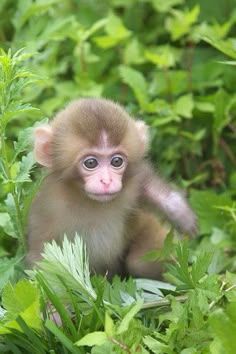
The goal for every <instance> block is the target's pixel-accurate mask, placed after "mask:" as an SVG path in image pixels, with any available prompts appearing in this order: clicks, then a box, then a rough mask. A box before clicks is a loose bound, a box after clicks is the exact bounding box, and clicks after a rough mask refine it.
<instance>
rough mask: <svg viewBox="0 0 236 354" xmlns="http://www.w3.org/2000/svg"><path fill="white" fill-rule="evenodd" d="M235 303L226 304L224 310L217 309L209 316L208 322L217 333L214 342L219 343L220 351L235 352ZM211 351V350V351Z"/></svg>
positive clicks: (228, 353)
mask: <svg viewBox="0 0 236 354" xmlns="http://www.w3.org/2000/svg"><path fill="white" fill-rule="evenodd" d="M235 313H236V304H235V303H232V304H230V305H228V307H227V309H226V311H224V310H223V309H218V310H217V311H215V312H214V313H213V314H212V315H211V316H210V319H209V321H210V324H211V327H212V329H213V331H214V332H215V334H216V335H217V337H216V338H215V340H214V342H218V343H219V344H220V348H221V350H222V353H227V354H235V353H236V341H235V333H236V318H235ZM212 353H213V352H212Z"/></svg>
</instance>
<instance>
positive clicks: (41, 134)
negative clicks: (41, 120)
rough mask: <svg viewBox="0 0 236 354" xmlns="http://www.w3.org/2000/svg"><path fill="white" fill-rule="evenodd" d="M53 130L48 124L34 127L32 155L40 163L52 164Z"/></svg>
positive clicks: (48, 165) (49, 165) (46, 165)
mask: <svg viewBox="0 0 236 354" xmlns="http://www.w3.org/2000/svg"><path fill="white" fill-rule="evenodd" d="M52 136H53V131H52V127H51V126H50V125H44V126H41V127H38V128H36V129H35V133H34V156H35V159H36V161H37V162H38V163H40V165H43V166H45V167H51V166H52V157H51V142H52Z"/></svg>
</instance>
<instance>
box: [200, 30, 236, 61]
mask: <svg viewBox="0 0 236 354" xmlns="http://www.w3.org/2000/svg"><path fill="white" fill-rule="evenodd" d="M201 39H202V40H203V41H205V42H207V43H209V44H210V45H212V46H213V47H215V48H216V49H218V50H219V51H220V52H222V53H224V54H226V55H228V56H229V57H231V58H233V59H236V50H235V40H234V39H231V38H230V39H228V40H225V39H219V38H217V37H216V36H209V35H208V36H206V35H203V36H202V37H201Z"/></svg>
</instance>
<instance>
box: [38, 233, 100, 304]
mask: <svg viewBox="0 0 236 354" xmlns="http://www.w3.org/2000/svg"><path fill="white" fill-rule="evenodd" d="M42 256H43V260H42V261H41V262H39V263H38V264H37V265H38V268H39V269H40V270H39V269H38V268H37V269H36V274H37V272H39V275H41V274H42V275H43V277H44V278H45V280H46V281H47V282H48V284H50V285H51V287H52V288H55V289H57V291H59V292H60V293H61V296H62V297H64V296H65V297H67V296H68V293H67V289H65V286H64V284H63V282H62V281H61V280H60V279H63V278H64V279H66V284H67V286H68V287H69V288H70V289H72V290H73V291H75V292H78V293H80V294H81V295H82V296H83V297H84V299H86V301H87V302H88V303H91V301H92V302H93V301H94V300H95V299H96V297H97V296H96V293H95V291H94V289H93V287H92V284H91V281H90V271H89V263H88V257H87V252H86V248H85V245H84V243H83V240H82V238H80V237H79V236H78V235H77V234H76V235H75V238H74V240H73V242H70V241H69V240H68V239H67V237H66V236H65V237H64V240H63V242H62V247H60V246H58V245H57V244H56V242H55V241H54V240H53V241H52V243H46V244H45V245H44V253H43V254H42Z"/></svg>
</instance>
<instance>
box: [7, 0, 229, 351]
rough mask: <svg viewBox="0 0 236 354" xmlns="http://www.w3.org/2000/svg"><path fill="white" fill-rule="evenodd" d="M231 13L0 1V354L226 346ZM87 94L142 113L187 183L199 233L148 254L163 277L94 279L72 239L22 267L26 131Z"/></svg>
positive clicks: (160, 152)
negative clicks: (165, 262)
mask: <svg viewBox="0 0 236 354" xmlns="http://www.w3.org/2000/svg"><path fill="white" fill-rule="evenodd" d="M235 23H236V8H235V0H227V1H223V0H215V1H213V0H208V1H204V0H199V1H195V0H105V1H95V0H63V1H57V0H47V1H45V0H35V1H33V0H2V1H1V2H0V42H1V43H0V47H1V48H2V49H1V53H0V134H1V142H0V152H1V154H0V171H1V172H0V180H1V185H2V188H1V190H0V257H1V258H0V291H1V294H2V296H1V307H0V334H1V337H0V352H1V353H4V352H6V353H17V354H18V353H49V352H50V353H88V352H92V353H93V354H99V353H102V354H104V353H160V354H161V353H163V354H166V353H167V354H174V353H176V354H177V353H181V354H195V353H204V354H205V353H212V354H215V353H216V354H224V353H227V354H235V353H236V339H235V333H236V252H235V250H236V237H235V236H236V202H235V197H236V192H235V190H236V171H235V167H236V157H235V156H236V144H235V138H236V114H235V108H236V70H235V65H236V50H235V43H236V26H235ZM83 96H103V97H109V98H112V99H114V100H115V101H119V102H120V103H121V104H123V105H124V106H125V107H126V109H127V110H128V111H129V112H130V113H132V115H134V116H137V117H141V118H142V119H144V120H145V121H146V122H147V123H148V124H149V125H150V126H151V131H152V144H151V151H150V157H151V159H152V161H153V162H154V164H155V165H156V167H157V168H158V170H159V171H160V173H161V174H162V175H163V176H165V177H166V178H168V179H169V180H171V181H174V182H175V183H176V184H177V185H179V186H181V187H183V188H184V189H186V190H188V192H189V195H190V200H191V204H192V206H193V208H194V209H195V210H196V212H197V214H198V217H199V222H200V232H199V237H198V238H197V239H196V240H193V241H191V242H188V241H187V240H185V241H182V242H177V241H176V240H175V239H174V238H173V235H172V233H171V234H169V236H168V238H167V242H166V244H165V248H164V250H163V251H162V253H161V254H160V253H159V252H153V253H152V254H150V255H148V256H147V258H149V259H153V257H154V258H162V259H163V258H168V257H169V255H171V257H172V259H173V263H172V264H170V265H169V267H168V268H169V270H168V272H167V274H166V277H165V279H166V282H165V283H161V282H155V281H148V280H133V279H129V280H127V281H121V280H120V279H119V278H118V277H117V278H115V279H114V280H113V282H112V283H109V282H107V280H106V279H104V278H102V277H98V276H92V277H90V275H89V272H88V265H87V259H86V251H85V250H84V248H83V245H82V244H81V241H80V239H79V238H76V239H75V242H74V243H73V244H70V243H69V242H68V241H67V239H65V241H64V243H63V247H62V249H60V248H58V246H57V245H56V244H54V243H53V244H48V245H47V246H46V248H45V254H44V260H43V261H42V262H41V263H40V264H39V266H38V267H37V268H36V269H35V270H34V271H31V272H27V274H25V273H24V272H23V263H22V260H23V257H24V255H25V252H26V236H25V227H26V219H27V212H28V209H29V206H30V203H31V200H32V198H33V196H34V194H35V193H36V191H37V189H38V186H39V184H40V180H41V177H40V176H41V173H40V172H39V171H38V169H37V168H36V167H35V161H34V158H33V154H32V131H33V127H34V126H35V125H36V124H39V122H40V121H41V122H42V121H43V120H45V119H47V117H51V116H52V115H53V114H54V113H55V112H56V111H57V110H58V109H60V108H61V107H63V106H64V105H65V104H66V103H67V102H69V101H70V100H72V99H74V98H78V97H83ZM55 310H56V313H55V312H54V311H55ZM53 313H54V315H53ZM53 316H54V317H56V321H53Z"/></svg>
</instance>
